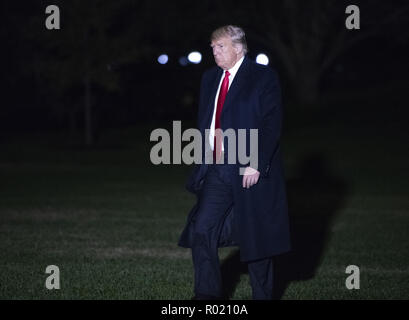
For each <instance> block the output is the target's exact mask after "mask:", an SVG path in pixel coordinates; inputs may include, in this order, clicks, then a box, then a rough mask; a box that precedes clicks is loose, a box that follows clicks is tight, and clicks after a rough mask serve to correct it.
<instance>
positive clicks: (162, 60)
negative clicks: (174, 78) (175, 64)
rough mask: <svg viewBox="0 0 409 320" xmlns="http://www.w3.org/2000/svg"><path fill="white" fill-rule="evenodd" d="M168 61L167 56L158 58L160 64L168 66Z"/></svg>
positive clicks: (163, 55)
mask: <svg viewBox="0 0 409 320" xmlns="http://www.w3.org/2000/svg"><path fill="white" fill-rule="evenodd" d="M168 60H169V57H168V55H167V54H161V55H160V56H159V57H158V62H159V63H160V64H167V63H168Z"/></svg>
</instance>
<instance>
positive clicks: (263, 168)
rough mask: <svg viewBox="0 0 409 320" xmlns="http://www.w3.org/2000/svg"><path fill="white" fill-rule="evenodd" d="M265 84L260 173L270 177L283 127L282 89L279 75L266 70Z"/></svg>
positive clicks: (259, 148) (262, 98) (260, 136)
mask: <svg viewBox="0 0 409 320" xmlns="http://www.w3.org/2000/svg"><path fill="white" fill-rule="evenodd" d="M265 74H266V75H265V79H266V80H265V82H264V86H263V87H262V89H261V93H260V112H261V123H260V127H259V132H258V139H259V143H258V171H259V172H260V175H261V176H263V177H266V176H268V173H269V170H270V165H271V160H272V158H273V157H274V154H275V153H276V152H277V150H278V147H279V140H280V137H281V125H282V108H281V88H280V84H279V80H278V75H277V73H276V72H275V71H273V70H272V69H269V68H268V69H266V72H265Z"/></svg>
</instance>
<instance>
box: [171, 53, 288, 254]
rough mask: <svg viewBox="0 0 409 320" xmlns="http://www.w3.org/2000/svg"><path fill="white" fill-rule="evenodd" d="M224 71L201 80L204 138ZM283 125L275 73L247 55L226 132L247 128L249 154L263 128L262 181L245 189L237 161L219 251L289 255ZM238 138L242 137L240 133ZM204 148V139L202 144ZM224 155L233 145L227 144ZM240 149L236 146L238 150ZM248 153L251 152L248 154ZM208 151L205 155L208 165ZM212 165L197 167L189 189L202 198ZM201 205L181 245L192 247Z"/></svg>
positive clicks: (225, 118)
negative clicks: (234, 249) (254, 134)
mask: <svg viewBox="0 0 409 320" xmlns="http://www.w3.org/2000/svg"><path fill="white" fill-rule="evenodd" d="M222 74H223V70H222V69H221V68H219V67H217V66H216V67H213V68H211V69H209V70H207V71H206V72H205V73H204V74H203V77H202V82H201V87H200V98H199V110H198V129H199V130H200V132H201V134H202V137H205V136H206V135H205V129H209V128H210V125H211V121H212V116H213V111H214V102H215V96H216V93H217V89H218V84H219V83H220V79H221V77H222ZM281 123H282V107H281V92H280V85H279V80H278V76H277V74H276V72H275V71H274V70H273V69H271V68H270V67H267V66H263V65H259V64H257V63H255V62H253V61H251V60H250V59H249V58H248V57H245V58H244V60H243V63H242V64H241V66H240V68H239V70H238V71H237V74H236V76H235V78H234V80H233V82H232V84H231V86H230V88H229V91H228V93H227V96H226V100H225V102H224V105H223V109H222V114H221V128H222V130H223V131H225V130H227V129H229V128H232V129H234V130H236V131H237V130H238V129H247V130H246V131H247V135H246V138H247V141H246V150H247V151H248V152H249V130H248V129H258V167H257V170H258V171H260V178H259V181H258V183H257V184H255V185H253V186H251V187H250V188H249V189H246V188H243V187H242V179H243V176H242V175H240V174H239V168H240V167H246V166H247V165H248V164H240V163H238V161H237V163H236V164H234V165H232V166H235V170H233V172H234V175H233V176H234V177H233V207H231V208H230V209H229V212H228V214H227V218H226V219H225V221H224V224H223V227H222V232H221V236H220V239H219V242H218V243H219V247H225V246H239V248H240V259H241V261H250V260H256V259H261V258H265V257H269V256H274V255H278V254H281V253H285V252H287V251H289V250H290V235H289V224H288V210H287V198H286V191H285V179H284V172H283V166H282V160H281V149H280V134H281ZM237 136H238V135H237ZM202 147H203V150H204V148H205V139H203V142H202ZM224 148H225V154H227V153H228V148H229V147H228V141H227V139H225V140H224ZM237 148H238V147H236V150H237ZM248 154H249V153H247V155H248ZM204 157H205V152H204V151H203V162H205V160H204ZM207 168H208V164H206V163H202V164H195V167H194V168H193V171H192V173H191V174H190V176H189V178H188V181H187V184H186V188H187V189H188V190H189V191H191V192H193V193H195V194H197V195H199V193H200V190H201V187H202V185H203V179H204V178H205V175H206V171H207ZM197 206H198V204H196V205H195V206H194V207H193V208H192V210H191V211H190V213H189V215H188V219H187V224H186V227H185V228H184V230H183V232H182V234H181V236H180V239H179V246H182V247H186V248H191V247H192V241H193V232H194V216H195V214H196V212H197Z"/></svg>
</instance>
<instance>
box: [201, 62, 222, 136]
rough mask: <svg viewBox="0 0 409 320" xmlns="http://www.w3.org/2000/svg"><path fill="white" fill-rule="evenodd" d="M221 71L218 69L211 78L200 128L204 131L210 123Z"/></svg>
mask: <svg viewBox="0 0 409 320" xmlns="http://www.w3.org/2000/svg"><path fill="white" fill-rule="evenodd" d="M222 73H223V70H222V69H220V68H218V69H217V71H216V72H215V75H214V76H213V79H212V81H211V83H210V85H209V87H210V91H209V95H208V98H207V104H206V113H205V116H204V118H203V123H202V127H203V128H204V129H209V128H210V125H211V121H212V116H213V111H214V101H215V99H216V93H217V89H218V86H219V82H220V77H221V76H222Z"/></svg>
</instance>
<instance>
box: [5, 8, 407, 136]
mask: <svg viewBox="0 0 409 320" xmlns="http://www.w3.org/2000/svg"><path fill="white" fill-rule="evenodd" d="M72 3H73V2H70V3H68V2H63V1H57V2H55V4H58V5H59V6H60V10H61V25H62V29H61V30H58V31H57V30H54V31H49V30H46V29H45V26H44V21H45V19H46V16H47V15H46V14H45V13H44V10H45V7H46V6H47V5H49V4H50V3H48V2H47V1H37V2H34V1H26V2H24V3H20V2H19V3H15V2H12V1H5V2H3V3H2V7H3V8H2V14H1V16H2V21H3V28H2V32H1V34H0V39H1V42H2V49H3V50H2V52H1V60H2V62H3V70H4V71H3V72H2V79H1V81H2V88H3V90H2V91H3V93H2V103H1V111H0V125H1V130H2V131H16V132H17V131H20V130H43V129H50V128H54V129H62V130H65V129H67V128H68V127H69V120H68V119H73V117H74V118H75V119H77V120H76V121H77V122H78V124H77V125H79V126H80V125H81V124H80V123H81V121H82V109H81V105H82V101H83V99H84V98H83V93H84V89H83V86H82V84H83V83H82V80H81V76H78V77H77V78H75V76H77V75H73V76H74V78H75V79H74V80H72V81H66V80H65V79H66V78H67V79H68V78H69V76H66V75H67V73H64V72H60V73H58V72H57V73H55V69H56V68H57V69H58V68H62V70H75V69H77V68H78V70H81V68H82V64H83V62H84V59H85V56H91V58H90V59H91V60H93V59H94V58H95V57H96V56H95V55H97V56H98V57H97V58H95V61H96V63H99V64H100V66H99V67H101V66H103V67H104V66H107V65H109V66H110V68H111V74H108V78H109V77H110V76H112V75H114V76H115V77H116V80H117V90H114V91H111V90H108V89H107V88H106V87H105V84H103V85H101V84H100V83H97V82H94V83H92V84H91V86H92V99H93V103H94V107H95V106H98V107H97V113H94V117H96V118H97V120H98V122H99V123H100V125H101V126H103V127H107V128H108V127H118V126H126V125H131V124H135V123H138V122H139V121H140V120H141V118H144V119H149V120H151V121H158V120H159V119H163V120H166V119H173V118H180V119H193V118H194V116H195V110H196V109H195V102H196V98H197V94H198V87H199V83H200V76H201V74H202V72H203V71H204V70H205V69H206V68H208V67H210V66H212V65H213V60H212V56H211V51H210V49H209V47H208V44H209V40H208V38H209V34H210V33H211V31H212V30H213V29H214V28H215V27H217V26H220V25H221V24H226V23H230V22H232V23H237V24H240V25H242V26H243V27H244V29H245V30H249V31H250V32H249V33H248V34H247V38H248V43H249V48H250V53H249V56H250V57H251V58H252V59H254V58H255V55H256V54H257V53H258V52H264V53H266V54H267V55H268V56H269V58H270V62H271V63H270V64H271V65H272V66H273V67H274V68H276V69H278V71H279V73H280V76H281V80H282V85H283V94H284V99H285V100H284V101H287V102H288V107H289V108H295V107H296V103H295V102H294V103H293V97H294V92H293V83H291V81H293V82H294V80H291V79H289V78H288V77H287V73H286V69H285V67H284V65H283V64H282V61H281V60H280V59H279V58H278V57H277V55H276V53H275V52H274V47H270V48H268V47H266V45H265V43H262V41H259V39H258V38H257V37H256V36H253V35H257V36H261V37H263V36H266V34H267V33H268V32H269V31H268V30H266V31H265V32H266V34H263V32H262V30H263V28H265V26H264V25H263V24H262V22H261V21H262V19H261V18H260V20H259V21H258V20H257V19H255V18H257V17H258V16H260V17H261V13H260V12H258V11H257V10H261V11H263V10H266V9H262V8H264V6H266V7H268V3H269V2H267V1H256V2H255V6H254V7H252V8H253V9H252V10H253V11H250V9H249V8H248V5H247V4H246V3H244V2H234V5H233V6H231V3H230V2H229V1H227V2H226V4H225V5H224V6H223V5H218V4H215V3H214V2H211V1H205V2H203V3H201V4H200V5H198V4H193V3H191V2H188V1H179V2H174V3H173V2H172V4H170V3H167V2H160V1H157V2H149V1H123V6H122V8H121V6H119V9H118V8H116V9H115V10H118V14H116V15H114V16H113V17H111V18H109V19H111V20H109V19H108V18H106V16H103V12H104V8H103V6H101V3H103V2H99V1H89V2H86V3H84V2H83V4H82V5H81V6H82V7H83V8H85V9H84V10H83V11H82V12H81V11H80V10H78V9H75V8H73V7H71V4H72ZM105 3H106V2H105ZM317 3H319V1H318V2H317ZM337 3H338V4H337V6H338V7H335V5H334V8H333V10H332V11H330V12H329V11H326V9H325V7H324V6H322V8H323V9H322V11H319V13H318V15H317V14H316V15H317V19H318V18H320V17H325V15H326V14H328V15H329V14H331V15H333V17H331V18H330V21H331V23H333V24H339V23H343V22H344V19H345V17H346V15H345V12H344V10H345V9H344V8H345V6H344V5H343V4H342V3H341V5H340V2H337ZM345 3H346V2H345ZM361 3H362V5H361ZM379 3H381V2H379ZM393 3H395V4H394V5H392V4H389V5H387V6H386V7H387V8H386V9H387V10H389V11H385V12H398V13H399V12H400V11H402V12H404V10H407V9H408V8H407V5H406V4H405V2H403V1H393ZM357 4H359V5H361V7H360V8H361V30H359V31H350V32H351V33H352V32H356V33H358V32H361V33H363V32H367V31H368V30H371V29H373V30H374V31H373V32H372V34H371V36H370V37H367V38H364V39H362V40H361V41H358V42H357V43H355V44H354V45H353V46H352V47H351V48H350V49H348V50H345V52H343V53H342V54H340V55H339V56H338V57H337V58H336V59H335V62H334V63H333V64H332V66H331V67H330V68H329V69H328V71H327V72H326V73H325V74H324V75H323V77H322V79H321V87H320V94H319V97H325V96H327V95H331V94H338V95H340V96H342V97H344V98H345V97H349V96H350V95H353V94H356V93H359V94H361V95H362V94H367V93H369V94H370V93H371V92H373V91H374V90H375V91H377V92H380V91H382V90H383V91H385V92H384V93H389V92H393V96H394V97H393V99H394V101H400V102H402V104H404V101H406V98H407V94H406V90H404V88H405V87H407V84H408V80H407V74H408V72H409V63H408V62H407V56H408V53H409V49H408V48H409V45H408V35H407V30H408V29H407V27H408V22H407V21H406V20H407V14H401V15H399V14H397V18H395V19H391V20H390V21H388V22H387V23H386V24H385V26H384V27H381V28H379V27H378V28H377V27H376V23H377V21H381V18H382V17H383V16H382V10H385V9H383V8H382V6H379V5H378V3H377V4H375V3H374V2H368V1H361V2H358V3H357ZM229 6H230V7H229ZM88 7H89V8H88ZM107 8H108V10H110V7H109V5H107ZM229 8H233V9H231V10H229ZM254 8H256V9H254ZM257 8H258V9H257ZM335 9H336V10H335ZM337 10H338V11H337ZM328 12H329V13H328ZM334 12H335V14H334ZM383 14H384V16H386V14H385V13H383ZM283 16H284V17H285V11H283V12H282V13H280V17H283ZM108 17H109V14H108ZM298 17H299V18H298V19H299V20H296V21H306V19H309V17H310V16H308V11H306V12H305V13H303V12H301V14H299V16H298ZM311 17H314V16H313V15H312V16H311ZM331 19H333V20H331ZM91 20H96V22H93V21H91ZM374 21H375V23H374ZM90 23H91V24H92V23H95V25H96V26H98V27H102V30H103V32H105V34H104V36H105V37H106V38H105V39H104V40H103V41H102V42H101V43H102V47H101V48H100V49H98V50H96V51H95V52H94V51H92V50H89V48H88V49H84V48H83V47H81V43H82V42H81V35H83V34H84V30H85V29H86V28H87V27H88V26H89V24H90ZM293 23H295V24H296V23H297V22H293ZM4 26H5V27H4ZM98 27H97V29H98ZM105 27H106V28H105ZM286 28H287V29H288V30H289V29H290V28H291V26H290V25H289V26H287V27H286ZM283 29H284V31H283V34H284V37H285V36H287V33H286V32H287V30H286V29H285V28H283ZM90 30H91V31H90V35H91V37H92V36H96V35H98V30H97V31H95V30H93V29H92V27H91V29H90ZM93 32H94V34H93ZM288 32H290V31H288ZM405 34H406V35H405ZM350 36H351V34H349V35H348V37H350ZM118 38H121V41H122V42H119V43H118V42H116V40H118ZM76 39H78V44H79V45H78V46H77V42H76ZM111 44H112V45H113V46H116V47H117V48H116V49H117V50H116V51H115V50H113V49H112V48H109V49H106V48H107V47H105V46H106V45H107V46H109V45H111ZM92 45H94V43H93V44H92ZM81 50H83V51H87V50H88V51H89V52H88V55H86V54H84V56H81V52H82V51H81ZM109 50H112V52H116V54H117V56H116V55H115V53H114V54H111V51H109ZM129 50H136V55H134V56H132V55H130V56H128V57H126V59H127V60H126V61H125V62H118V61H116V58H117V57H118V56H119V55H121V54H120V53H121V52H122V53H123V52H127V51H129ZM191 50H198V51H200V52H201V53H202V54H203V60H202V63H200V64H199V65H192V64H190V65H188V66H186V67H182V66H180V65H179V64H178V59H179V57H180V56H182V55H184V54H186V53H188V52H189V51H191ZM91 51H92V52H91ZM101 52H104V54H105V53H107V54H106V55H104V54H100V53H101ZM118 52H119V53H118ZM163 52H166V53H168V55H169V58H170V60H169V63H168V64H167V65H165V66H162V65H159V64H158V63H157V61H156V59H157V57H158V55H159V54H160V53H163ZM99 55H100V56H99ZM67 56H68V57H73V56H74V57H76V59H77V60H78V61H77V62H72V61H71V62H70V63H68V64H67V61H70V59H69V58H67ZM109 57H111V58H112V60H110V59H109ZM98 59H99V60H98ZM101 59H102V60H103V61H102V62H101ZM104 59H105V60H104ZM64 64H67V65H66V66H64ZM61 66H62V67H61ZM50 69H51V71H50ZM105 71H106V70H105ZM56 74H57V75H56ZM97 78H98V76H97ZM104 81H105V80H104ZM107 81H108V82H109V81H111V80H109V79H108V80H107ZM91 82H92V81H91ZM379 90H380V91H379ZM152 97H154V99H153V98H152ZM369 97H370V96H369ZM148 106H149V107H148ZM380 107H381V108H382V107H384V106H380ZM141 115H143V117H141ZM34 119H35V121H33V120H34ZM64 128H65V129H64Z"/></svg>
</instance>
